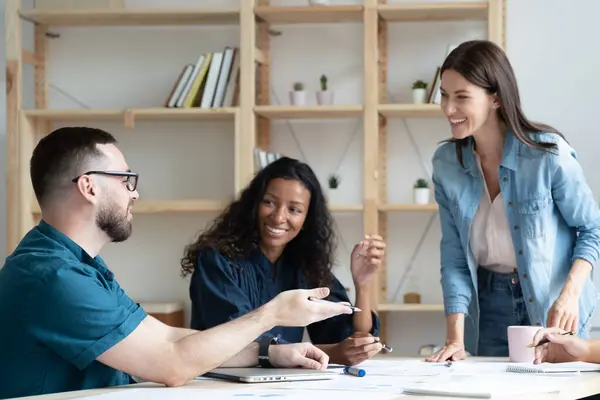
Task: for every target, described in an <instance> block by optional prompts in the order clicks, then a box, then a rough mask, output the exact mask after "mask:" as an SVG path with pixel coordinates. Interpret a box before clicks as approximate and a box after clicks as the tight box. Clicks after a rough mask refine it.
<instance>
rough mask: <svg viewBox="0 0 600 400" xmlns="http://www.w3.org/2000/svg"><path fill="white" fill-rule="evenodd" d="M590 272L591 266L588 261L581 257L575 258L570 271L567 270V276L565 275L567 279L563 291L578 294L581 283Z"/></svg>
mask: <svg viewBox="0 0 600 400" xmlns="http://www.w3.org/2000/svg"><path fill="white" fill-rule="evenodd" d="M591 272H592V266H591V264H590V263H589V262H587V261H586V260H583V259H581V258H577V259H575V261H574V262H573V266H572V267H571V271H570V272H569V276H568V277H567V281H566V282H565V285H564V286H563V290H562V291H563V293H565V294H573V295H577V296H579V294H580V293H581V288H582V287H583V283H584V282H585V280H586V279H587V278H588V276H589V275H590V273H591Z"/></svg>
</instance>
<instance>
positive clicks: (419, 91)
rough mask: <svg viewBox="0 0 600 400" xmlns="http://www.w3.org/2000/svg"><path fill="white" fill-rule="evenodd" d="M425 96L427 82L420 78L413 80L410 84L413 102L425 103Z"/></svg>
mask: <svg viewBox="0 0 600 400" xmlns="http://www.w3.org/2000/svg"><path fill="white" fill-rule="evenodd" d="M426 97H427V82H423V81H422V80H418V81H414V82H413V84H412V98H413V103H414V104H423V103H425V98H426Z"/></svg>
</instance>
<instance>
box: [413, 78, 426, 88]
mask: <svg viewBox="0 0 600 400" xmlns="http://www.w3.org/2000/svg"><path fill="white" fill-rule="evenodd" d="M412 88H413V89H427V82H423V81H422V80H420V79H419V80H418V81H414V82H413V85H412Z"/></svg>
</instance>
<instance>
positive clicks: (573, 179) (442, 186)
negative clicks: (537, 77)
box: [432, 132, 600, 354]
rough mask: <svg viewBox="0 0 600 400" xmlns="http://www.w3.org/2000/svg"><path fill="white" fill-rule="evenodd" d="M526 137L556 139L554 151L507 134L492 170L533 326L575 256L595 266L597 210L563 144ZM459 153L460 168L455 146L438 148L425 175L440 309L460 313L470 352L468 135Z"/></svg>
mask: <svg viewBox="0 0 600 400" xmlns="http://www.w3.org/2000/svg"><path fill="white" fill-rule="evenodd" d="M531 137H532V138H533V139H534V140H536V141H543V142H552V143H556V144H557V146H558V148H557V149H556V150H554V149H548V150H546V149H535V148H532V147H529V146H527V145H525V144H523V143H521V142H520V141H519V140H518V139H517V138H516V137H515V136H514V135H513V134H511V133H510V132H508V133H507V134H506V139H505V143H504V150H503V155H502V161H501V164H500V167H499V169H498V174H499V183H500V190H501V192H502V195H503V197H504V206H505V209H506V214H507V219H508V222H509V226H510V227H511V233H512V240H513V244H514V246H515V255H516V258H517V268H518V273H519V277H520V282H521V287H522V290H523V296H524V299H525V303H526V305H527V311H528V314H529V318H530V321H531V323H532V324H534V325H540V326H546V325H545V323H546V317H547V315H548V310H549V309H550V307H551V306H552V304H553V303H554V301H555V300H556V298H557V297H558V295H559V294H560V291H561V289H562V288H563V285H564V284H565V282H566V280H567V276H568V274H569V272H570V269H571V266H572V263H573V261H574V260H575V259H576V258H579V259H583V260H586V261H588V262H589V263H590V264H591V265H592V267H593V268H596V265H597V263H598V259H599V257H600V210H599V209H598V206H597V203H596V201H595V200H594V197H593V194H592V191H591V190H590V188H589V186H588V184H587V182H586V180H585V177H584V175H583V172H582V169H581V166H580V164H579V163H578V161H577V155H576V153H575V151H574V150H573V149H572V148H571V146H570V145H569V144H568V143H567V142H566V141H565V140H564V139H562V138H561V137H560V136H558V135H556V134H553V133H539V134H534V135H532V136H531ZM462 155H463V164H464V168H463V167H462V166H461V165H460V163H459V162H458V158H457V156H456V148H455V143H453V142H449V143H445V144H443V145H441V146H440V147H438V149H437V150H436V152H435V154H434V156H433V159H432V163H433V177H432V180H433V183H434V186H435V200H436V202H437V203H438V206H439V214H440V221H441V229H442V239H441V243H440V253H441V284H442V292H443V297H444V308H445V314H446V315H449V314H454V313H463V314H465V348H466V350H467V351H469V352H470V353H472V354H477V344H478V341H479V334H478V331H479V329H478V326H479V303H478V301H477V298H478V285H477V268H478V266H477V265H476V262H475V257H474V255H473V252H472V251H471V248H470V245H469V243H470V232H471V223H472V222H473V217H474V215H475V212H476V211H477V208H478V206H479V201H480V199H481V194H482V191H483V190H485V188H484V185H485V181H484V179H483V177H482V174H481V173H480V171H479V168H478V167H477V164H476V161H475V158H474V155H473V140H472V138H469V140H468V141H467V145H466V146H465V147H463V151H462ZM592 274H593V272H592V273H591V274H590V276H589V278H588V279H587V280H586V281H585V283H584V284H583V287H582V288H581V294H580V297H579V327H578V335H579V336H581V337H588V329H589V328H590V326H589V323H590V318H591V317H592V315H593V313H594V310H595V307H596V301H597V299H598V292H597V290H596V287H595V286H594V285H593V283H592V279H591V278H592Z"/></svg>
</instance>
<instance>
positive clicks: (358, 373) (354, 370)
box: [344, 367, 367, 378]
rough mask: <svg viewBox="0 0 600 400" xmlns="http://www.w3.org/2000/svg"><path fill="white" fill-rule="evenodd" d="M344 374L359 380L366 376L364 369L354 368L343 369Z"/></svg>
mask: <svg viewBox="0 0 600 400" xmlns="http://www.w3.org/2000/svg"><path fill="white" fill-rule="evenodd" d="M344 373H345V374H348V375H354V376H359V377H361V378H362V377H363V376H365V375H366V374H367V373H366V372H365V370H364V369H361V368H356V367H345V368H344Z"/></svg>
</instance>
